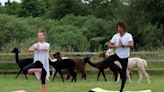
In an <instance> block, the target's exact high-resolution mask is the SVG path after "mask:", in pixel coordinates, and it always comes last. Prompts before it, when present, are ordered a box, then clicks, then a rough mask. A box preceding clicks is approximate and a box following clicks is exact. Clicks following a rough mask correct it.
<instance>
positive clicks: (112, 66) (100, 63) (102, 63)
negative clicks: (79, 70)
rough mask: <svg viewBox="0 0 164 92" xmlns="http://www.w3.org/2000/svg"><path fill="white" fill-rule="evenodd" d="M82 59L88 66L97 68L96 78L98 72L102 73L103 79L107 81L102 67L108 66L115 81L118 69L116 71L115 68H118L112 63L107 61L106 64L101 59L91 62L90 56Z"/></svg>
mask: <svg viewBox="0 0 164 92" xmlns="http://www.w3.org/2000/svg"><path fill="white" fill-rule="evenodd" d="M84 61H85V62H86V63H88V64H89V65H90V66H92V67H95V68H97V69H98V70H99V73H98V77H97V80H98V79H99V77H100V74H101V73H102V74H103V77H104V79H105V81H107V80H106V77H105V73H104V69H106V68H109V69H110V70H111V71H112V72H113V73H114V75H115V81H117V77H118V71H116V69H117V70H118V68H117V67H116V65H115V64H114V63H108V64H106V63H104V62H103V61H101V62H97V63H92V62H91V61H90V58H89V57H86V58H85V59H84Z"/></svg>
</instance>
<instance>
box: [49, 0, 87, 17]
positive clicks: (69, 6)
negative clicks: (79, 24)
mask: <svg viewBox="0 0 164 92" xmlns="http://www.w3.org/2000/svg"><path fill="white" fill-rule="evenodd" d="M67 14H73V15H85V9H83V7H82V3H81V1H80V0H54V4H53V6H52V8H51V10H50V14H49V16H50V17H51V18H53V19H61V18H63V17H64V16H65V15H67Z"/></svg>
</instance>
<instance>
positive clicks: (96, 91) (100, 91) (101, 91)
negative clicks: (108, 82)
mask: <svg viewBox="0 0 164 92" xmlns="http://www.w3.org/2000/svg"><path fill="white" fill-rule="evenodd" d="M89 92H119V91H112V90H105V89H102V88H99V87H97V88H93V89H90V90H89ZM123 92H152V91H151V90H150V89H147V90H139V91H123Z"/></svg>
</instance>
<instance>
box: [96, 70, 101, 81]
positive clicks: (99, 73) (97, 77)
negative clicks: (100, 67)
mask: <svg viewBox="0 0 164 92" xmlns="http://www.w3.org/2000/svg"><path fill="white" fill-rule="evenodd" d="M100 74H101V71H99V73H98V77H97V80H99V77H100Z"/></svg>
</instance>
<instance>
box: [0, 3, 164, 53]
mask: <svg viewBox="0 0 164 92" xmlns="http://www.w3.org/2000/svg"><path fill="white" fill-rule="evenodd" d="M118 20H125V21H126V22H127V24H128V31H129V32H130V33H131V34H132V35H133V37H134V42H135V46H134V48H133V50H137V51H138V50H163V49H164V37H163V35H164V31H163V30H164V0H22V1H21V3H17V2H10V0H8V1H7V2H6V3H5V5H4V6H2V5H1V4H0V39H1V40H0V44H1V45H0V51H1V52H8V51H10V49H12V48H13V47H19V48H20V49H21V50H23V51H25V50H26V49H27V48H28V47H29V46H30V45H31V44H32V43H34V42H36V41H37V37H36V32H37V31H38V29H40V28H44V29H46V31H47V32H46V33H47V34H46V35H47V41H48V42H50V43H51V48H52V50H55V51H101V50H103V49H105V48H106V44H107V43H108V41H109V39H111V37H112V35H113V34H114V33H116V28H115V24H116V22H117V21H118Z"/></svg>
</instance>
